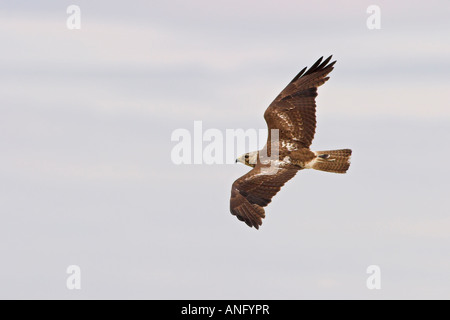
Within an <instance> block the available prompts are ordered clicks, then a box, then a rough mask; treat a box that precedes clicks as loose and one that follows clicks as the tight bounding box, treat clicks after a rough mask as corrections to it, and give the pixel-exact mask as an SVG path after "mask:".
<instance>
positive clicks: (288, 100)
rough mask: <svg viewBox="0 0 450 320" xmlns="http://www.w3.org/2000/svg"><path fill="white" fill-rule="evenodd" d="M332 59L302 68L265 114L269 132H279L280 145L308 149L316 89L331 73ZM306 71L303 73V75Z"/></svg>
mask: <svg viewBox="0 0 450 320" xmlns="http://www.w3.org/2000/svg"><path fill="white" fill-rule="evenodd" d="M331 57H332V56H330V57H328V58H327V59H326V60H324V61H323V62H322V59H323V57H322V58H320V59H319V60H317V62H316V63H314V65H313V66H312V67H311V68H309V69H308V70H306V68H304V69H303V70H302V71H300V73H299V74H297V75H296V76H295V78H294V79H292V81H291V82H290V83H289V84H288V85H287V86H286V88H284V90H283V91H281V93H280V94H279V95H278V96H277V97H276V98H275V100H274V101H273V102H272V103H271V104H270V106H269V107H268V108H267V110H266V112H265V113H264V118H265V119H266V122H267V126H268V129H269V140H268V144H269V143H270V139H271V136H270V132H271V131H270V129H278V130H279V132H278V134H279V139H280V141H286V142H289V143H291V144H295V147H297V148H309V146H310V145H311V142H312V140H313V138H314V133H315V131H316V101H315V98H316V97H317V88H318V87H319V86H321V85H322V84H324V83H325V82H326V81H327V80H328V79H329V77H327V75H328V74H329V73H330V72H331V71H332V70H333V65H334V64H335V63H336V61H333V62H331V63H329V62H330V60H331ZM305 71H306V72H305Z"/></svg>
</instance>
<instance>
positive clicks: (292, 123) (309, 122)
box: [230, 56, 352, 229]
mask: <svg viewBox="0 0 450 320" xmlns="http://www.w3.org/2000/svg"><path fill="white" fill-rule="evenodd" d="M331 57H332V56H330V57H328V58H327V59H325V60H324V61H322V60H323V57H321V58H320V59H319V60H317V62H316V63H314V64H313V65H312V66H311V67H310V68H309V69H308V70H307V68H304V69H303V70H302V71H300V72H299V73H298V74H297V75H296V76H295V77H294V79H292V81H291V82H290V83H289V84H288V85H287V86H286V88H284V90H283V91H281V93H280V94H279V95H278V96H277V97H276V98H275V100H274V101H273V102H272V103H271V104H270V105H269V107H268V108H267V110H266V112H265V113H264V118H265V120H266V123H267V127H268V129H269V137H268V139H267V143H266V145H265V146H264V148H263V149H261V150H259V151H253V152H249V153H246V154H244V155H242V156H240V157H238V158H237V159H236V162H241V163H243V164H245V165H248V166H250V167H252V168H253V169H252V170H250V171H249V172H248V173H247V174H245V175H243V176H242V177H240V178H239V179H237V180H236V181H235V182H234V183H233V186H232V188H231V199H230V211H231V213H232V214H233V215H235V216H236V217H237V218H238V219H239V220H241V221H244V222H245V223H246V224H247V225H248V226H249V227H255V228H256V229H259V227H260V226H261V225H262V219H263V218H264V217H265V211H264V207H265V206H267V205H268V204H269V203H270V202H271V201H272V198H273V197H274V196H275V195H276V194H277V193H278V191H280V189H281V187H282V186H283V185H284V184H285V183H286V182H287V181H289V180H290V179H292V178H293V177H294V176H295V175H296V173H297V172H298V171H300V170H302V169H316V170H321V171H326V172H335V173H345V172H347V169H348V168H349V166H350V156H351V154H352V151H351V150H350V149H341V150H329V151H311V150H310V149H309V147H310V145H311V142H312V140H313V138H314V133H315V129H316V102H315V98H316V97H317V88H318V87H319V86H321V85H322V84H324V83H325V82H326V81H327V80H328V79H329V77H328V74H329V73H330V72H331V71H332V70H333V66H334V64H335V63H336V61H333V62H331V63H330V61H331ZM274 129H275V131H274ZM272 132H275V133H277V135H278V137H277V138H275V137H273V134H272ZM274 147H275V148H276V149H277V151H278V156H276V154H275V152H273V150H274V149H273V148H274ZM272 153H273V154H275V156H274V157H273V156H272Z"/></svg>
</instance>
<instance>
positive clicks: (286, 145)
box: [281, 141, 296, 151]
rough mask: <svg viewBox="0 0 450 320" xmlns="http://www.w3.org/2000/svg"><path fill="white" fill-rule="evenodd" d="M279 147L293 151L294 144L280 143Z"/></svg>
mask: <svg viewBox="0 0 450 320" xmlns="http://www.w3.org/2000/svg"><path fill="white" fill-rule="evenodd" d="M281 147H283V148H286V149H288V150H289V151H293V150H295V149H296V148H295V144H293V143H291V142H286V141H281Z"/></svg>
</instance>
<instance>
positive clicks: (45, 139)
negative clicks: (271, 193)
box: [0, 0, 450, 299]
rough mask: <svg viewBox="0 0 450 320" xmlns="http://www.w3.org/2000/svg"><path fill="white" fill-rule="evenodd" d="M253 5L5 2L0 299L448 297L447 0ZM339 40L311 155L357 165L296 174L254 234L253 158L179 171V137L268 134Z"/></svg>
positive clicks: (0, 75)
mask: <svg viewBox="0 0 450 320" xmlns="http://www.w3.org/2000/svg"><path fill="white" fill-rule="evenodd" d="M242 2H243V1H237V0H236V1H235V0H227V1H206V0H205V1H173V0H170V1H133V5H131V4H130V2H126V1H103V0H97V1H77V2H72V1H44V0H38V1H33V2H30V1H20V0H19V1H17V0H16V1H2V3H1V4H0V27H1V28H0V42H1V43H2V46H1V50H0V70H1V72H0V211H1V213H0V219H1V220H0V256H1V257H2V259H1V263H0V284H1V285H0V298H43V299H48V298H61V299H81V298H87V299H91V298H106V299H117V298H125V299H128V298H139V299H145V298H149V299H304V298H307V299H314V298H318V299H324V298H331V299H338V298H344V299H345V298H356V299H381V298H385V299H394V298H414V299H416V298H445V299H450V256H449V254H448V253H449V249H450V248H449V247H450V211H449V208H450V199H449V191H450V187H449V176H450V166H448V161H449V159H450V146H449V141H450V107H449V102H450V90H449V89H450V80H449V78H448V75H449V71H450V62H449V59H448V58H449V56H450V38H449V36H448V35H449V32H450V20H449V16H450V3H449V2H448V1H447V0H430V1H427V2H423V1H395V3H393V2H392V1H356V0H347V1H339V2H337V1H314V2H311V1H261V0H259V1H245V2H244V3H242ZM71 4H76V5H78V6H79V7H80V8H81V30H69V29H67V27H66V20H67V18H68V16H69V15H68V14H67V13H66V9H67V7H68V6H69V5H71ZM371 4H376V5H378V6H379V7H380V9H381V29H380V30H369V29H368V28H367V25H366V20H367V18H368V17H369V14H368V13H366V9H367V7H368V6H369V5H371ZM330 54H333V56H334V58H335V59H336V60H337V64H336V66H335V70H334V71H333V72H332V74H331V79H330V80H329V81H328V82H327V83H326V84H325V85H324V86H322V87H321V88H320V89H319V97H318V98H317V103H318V109H317V120H318V127H317V134H316V137H315V140H314V142H313V145H312V149H313V150H327V149H338V148H351V149H353V157H352V165H351V167H350V170H349V172H348V173H347V174H346V175H337V174H330V173H324V172H319V171H312V170H308V171H306V170H305V171H304V172H300V173H299V174H298V175H297V176H296V177H295V179H293V180H292V181H290V182H289V183H288V184H287V185H286V186H285V187H284V188H283V190H282V191H281V192H280V193H279V194H278V195H277V196H276V197H275V198H274V200H273V202H272V203H271V204H270V205H269V206H268V207H267V210H266V219H265V220H264V222H263V226H262V227H261V228H260V230H259V231H256V230H255V229H250V228H248V227H247V226H246V225H245V224H243V223H242V222H239V221H238V220H237V219H236V218H235V217H233V216H231V214H230V213H229V196H230V189H231V184H232V183H233V181H234V180H235V179H237V178H238V177H240V176H241V175H243V174H244V173H246V172H247V171H248V169H247V167H245V166H243V165H240V164H236V165H234V164H233V165H178V166H177V165H175V164H173V162H172V160H171V150H172V148H173V147H174V145H175V144H176V143H174V142H172V141H171V139H170V138H171V134H172V132H173V131H174V130H176V129H179V128H186V129H188V130H190V131H192V130H193V124H194V121H196V120H200V121H202V122H203V128H204V129H208V128H217V129H220V130H225V129H237V128H244V129H262V128H265V122H264V119H263V113H264V111H265V108H266V107H267V106H268V105H269V103H270V102H271V101H272V100H273V99H274V98H275V96H276V95H277V94H278V93H279V91H280V90H281V89H282V88H284V86H285V85H286V84H287V83H288V82H289V81H290V80H291V79H292V78H293V77H294V76H295V74H297V73H298V71H299V70H300V69H302V68H303V67H305V66H310V65H311V64H312V63H314V62H315V61H316V60H317V59H318V58H319V57H320V56H328V55H330ZM69 265H78V266H80V268H81V274H82V277H81V283H82V289H81V290H73V291H71V290H68V289H67V287H66V279H67V277H68V275H67V274H66V268H67V267H68V266H69ZM370 265H378V266H379V267H380V268H381V284H382V288H381V290H369V289H368V288H367V287H366V279H367V277H368V276H369V275H368V274H367V273H366V269H367V267H368V266H370Z"/></svg>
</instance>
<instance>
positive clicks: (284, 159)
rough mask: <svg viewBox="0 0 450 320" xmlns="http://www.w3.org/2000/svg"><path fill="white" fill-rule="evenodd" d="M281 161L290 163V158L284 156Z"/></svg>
mask: <svg viewBox="0 0 450 320" xmlns="http://www.w3.org/2000/svg"><path fill="white" fill-rule="evenodd" d="M283 162H286V163H288V164H290V163H291V158H290V157H289V156H286V157H284V158H283Z"/></svg>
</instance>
